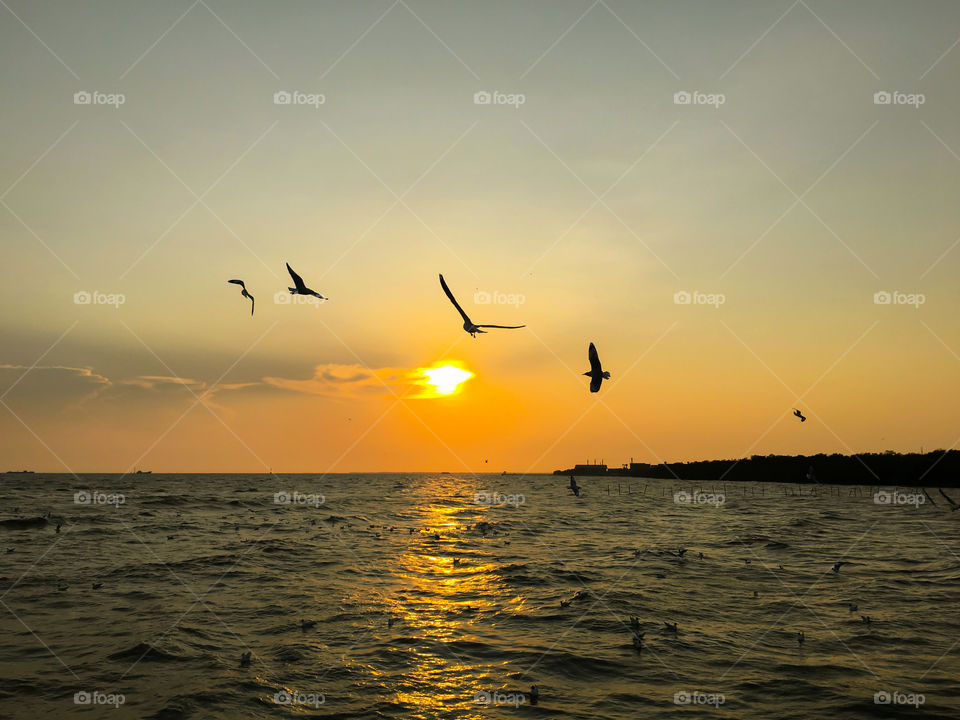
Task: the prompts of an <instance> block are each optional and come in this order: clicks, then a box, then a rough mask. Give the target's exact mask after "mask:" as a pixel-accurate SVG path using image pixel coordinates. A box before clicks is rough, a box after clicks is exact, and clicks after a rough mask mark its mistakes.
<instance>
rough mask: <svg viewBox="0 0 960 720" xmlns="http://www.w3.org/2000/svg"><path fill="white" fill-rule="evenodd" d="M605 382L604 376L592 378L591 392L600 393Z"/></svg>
mask: <svg viewBox="0 0 960 720" xmlns="http://www.w3.org/2000/svg"><path fill="white" fill-rule="evenodd" d="M602 382H603V375H594V376H593V377H591V378H590V392H592V393H594V392H600V384H601V383H602Z"/></svg>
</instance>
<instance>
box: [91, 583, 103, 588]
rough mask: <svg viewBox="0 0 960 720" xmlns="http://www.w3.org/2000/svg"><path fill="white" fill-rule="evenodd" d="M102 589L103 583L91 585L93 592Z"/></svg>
mask: <svg viewBox="0 0 960 720" xmlns="http://www.w3.org/2000/svg"><path fill="white" fill-rule="evenodd" d="M102 587H103V583H93V589H94V590H99V589H100V588H102Z"/></svg>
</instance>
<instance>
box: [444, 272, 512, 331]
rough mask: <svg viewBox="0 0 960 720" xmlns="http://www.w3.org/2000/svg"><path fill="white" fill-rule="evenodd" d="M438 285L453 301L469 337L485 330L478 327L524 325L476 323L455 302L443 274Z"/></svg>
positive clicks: (507, 327)
mask: <svg viewBox="0 0 960 720" xmlns="http://www.w3.org/2000/svg"><path fill="white" fill-rule="evenodd" d="M440 286H441V287H442V288H443V292H445V293H446V295H447V299H448V300H450V302H452V303H453V306H454V307H455V308H456V309H457V312H458V313H460V317H462V318H463V329H464V331H465V332H467V333H469V334H470V337H473V338H475V337H476V336H477V333H484V332H486V330H481V329H480V328H500V329H501V330H519V329H520V328H522V327H526V325H477V324H476V323H475V322H473V320H471V319H470V317H469V316H468V315H467V314H466V313H465V312H464V311H463V308H462V307H460V303H458V302H457V300H456V298H455V297H453V293H452V292H450V288H448V287H447V281H446V280H444V279H443V275H441V276H440Z"/></svg>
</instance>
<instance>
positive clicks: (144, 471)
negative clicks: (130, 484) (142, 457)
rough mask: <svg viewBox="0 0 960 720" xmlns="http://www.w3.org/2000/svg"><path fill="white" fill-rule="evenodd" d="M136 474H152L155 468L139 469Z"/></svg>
mask: <svg viewBox="0 0 960 720" xmlns="http://www.w3.org/2000/svg"><path fill="white" fill-rule="evenodd" d="M133 474H134V475H152V474H153V470H137V471H136V472H135V473H133Z"/></svg>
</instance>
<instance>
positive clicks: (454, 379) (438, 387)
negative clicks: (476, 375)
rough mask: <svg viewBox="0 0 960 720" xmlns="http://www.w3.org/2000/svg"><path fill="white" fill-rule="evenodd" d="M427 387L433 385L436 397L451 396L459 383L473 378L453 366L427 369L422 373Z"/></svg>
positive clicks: (465, 371) (470, 374) (466, 372)
mask: <svg viewBox="0 0 960 720" xmlns="http://www.w3.org/2000/svg"><path fill="white" fill-rule="evenodd" d="M423 374H424V376H425V377H426V378H427V380H426V383H427V385H433V388H434V392H435V393H436V394H437V395H452V394H453V393H455V392H456V391H457V387H458V386H459V385H460V383H462V382H464V381H465V380H468V379H470V378H472V377H473V373H472V372H470V371H468V370H464V369H463V368H458V367H454V366H453V365H444V366H442V367H435V368H427V369H425V370H424V371H423Z"/></svg>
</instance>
